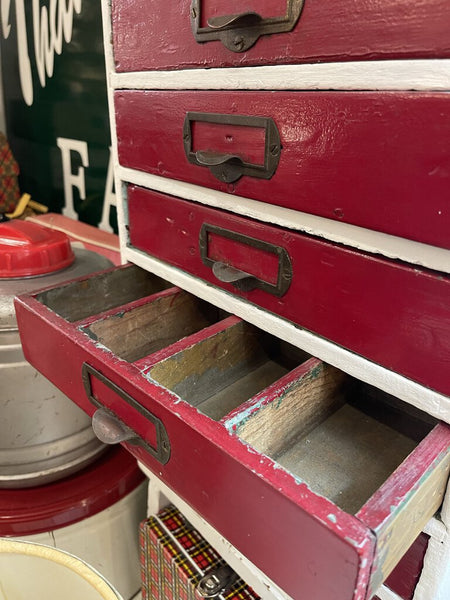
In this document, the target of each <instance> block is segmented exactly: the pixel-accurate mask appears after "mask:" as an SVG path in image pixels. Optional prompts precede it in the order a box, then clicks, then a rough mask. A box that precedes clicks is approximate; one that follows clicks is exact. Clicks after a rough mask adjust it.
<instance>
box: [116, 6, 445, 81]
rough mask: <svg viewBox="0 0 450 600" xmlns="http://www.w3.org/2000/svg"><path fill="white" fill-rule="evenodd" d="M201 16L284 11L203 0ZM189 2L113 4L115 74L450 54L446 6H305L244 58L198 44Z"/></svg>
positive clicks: (215, 46) (212, 45) (217, 46)
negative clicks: (286, 29)
mask: <svg viewBox="0 0 450 600" xmlns="http://www.w3.org/2000/svg"><path fill="white" fill-rule="evenodd" d="M200 8H201V15H202V16H203V17H204V19H205V20H206V19H207V18H209V17H213V16H221V15H230V14H236V13H239V12H241V11H242V10H251V9H252V8H253V10H255V11H256V12H258V13H260V14H261V15H262V16H269V15H270V16H277V15H279V16H280V15H282V14H284V13H285V12H286V0H279V1H278V2H277V3H276V7H275V6H273V2H272V3H271V4H270V5H269V4H268V2H267V0H248V1H247V2H246V4H245V7H244V6H241V5H240V4H238V3H236V2H230V1H229V0H222V1H217V0H214V2H211V1H209V0H208V1H207V2H205V0H200ZM190 9H191V0H179V2H177V10H173V7H172V5H171V3H170V2H165V1H164V0H153V2H130V1H129V0H113V2H112V20H113V43H114V57H115V62H116V69H117V70H118V71H144V70H153V69H157V70H161V69H169V70H170V69H186V68H195V67H201V68H203V67H209V68H211V67H229V66H237V67H240V66H256V65H268V64H289V63H302V62H329V61H345V60H380V59H386V58H430V57H436V58H444V57H447V56H450V43H449V37H448V22H449V19H450V6H449V4H448V2H447V1H446V0H416V1H415V2H411V0H383V2H374V1H373V0H371V1H366V2H357V1H355V0H340V1H339V2H331V1H330V0H328V1H324V0H306V1H305V3H304V7H303V11H302V13H301V15H300V19H299V21H298V23H297V25H296V26H295V28H294V29H293V31H291V32H290V33H282V34H278V35H277V34H275V35H270V36H264V37H261V38H260V39H259V40H258V41H257V43H256V44H255V45H254V46H253V47H252V48H250V49H249V50H248V51H247V52H243V53H234V52H231V51H230V50H227V49H226V48H225V47H224V46H223V45H222V44H221V43H220V42H217V41H214V42H208V43H205V44H203V43H197V42H196V41H195V39H194V36H193V34H192V30H191V24H190V14H189V12H190Z"/></svg>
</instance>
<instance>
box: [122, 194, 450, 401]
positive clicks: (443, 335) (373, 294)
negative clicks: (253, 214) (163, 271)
mask: <svg viewBox="0 0 450 600" xmlns="http://www.w3.org/2000/svg"><path fill="white" fill-rule="evenodd" d="M127 213H128V218H129V236H130V244H131V246H132V247H133V248H137V249H138V250H142V251H144V252H146V253H148V254H149V255H150V256H154V257H156V258H158V259H160V260H162V261H164V262H165V263H168V264H170V265H172V266H175V267H178V268H180V269H182V270H183V271H186V272H188V273H191V274H192V275H194V276H196V277H198V278H199V279H201V280H203V281H207V282H209V283H211V284H213V285H215V286H218V287H220V288H222V289H224V290H226V291H227V292H229V293H232V294H233V295H235V296H238V297H240V298H243V299H245V300H246V301H248V302H251V303H252V304H254V305H256V306H259V307H261V308H263V309H265V310H267V311H270V312H271V313H274V314H276V315H279V316H280V317H283V318H285V319H287V320H289V321H290V322H292V323H294V324H296V325H299V326H300V327H302V328H304V329H306V330H309V331H311V332H313V333H315V334H317V335H320V336H321V337H323V338H325V339H328V340H331V341H332V342H334V343H335V344H338V345H339V346H342V347H344V348H347V349H349V350H350V351H352V352H354V353H356V354H359V355H361V356H364V357H365V358H368V359H369V360H371V361H373V362H374V363H376V364H379V365H382V366H384V367H386V368H388V369H390V370H391V371H394V372H396V373H400V374H401V375H404V376H406V377H408V378H409V379H412V380H414V381H417V382H419V383H421V384H422V385H424V386H426V387H428V388H431V389H433V390H437V391H439V392H440V393H442V394H443V395H445V396H450V380H449V377H448V365H449V361H450V302H449V298H450V277H449V276H448V275H445V274H443V273H439V272H433V271H429V270H426V269H420V268H414V267H412V266H411V265H407V264H405V263H401V262H398V261H393V260H388V259H384V258H382V257H379V256H374V255H371V254H365V253H363V252H358V251H356V250H353V249H351V248H347V247H345V246H341V245H339V244H333V243H331V242H328V241H327V240H323V239H319V238H314V237H312V236H308V235H305V234H302V233H299V232H295V231H292V230H286V229H283V228H281V227H275V226H271V225H268V224H266V223H261V222H259V221H256V220H252V219H249V218H244V217H241V216H239V215H236V214H233V213H227V212H225V211H221V210H218V209H215V208H210V207H207V206H204V205H202V204H198V203H195V202H188V201H186V200H181V199H179V198H175V197H173V196H168V195H164V194H160V193H158V192H153V191H150V190H146V189H143V188H138V187H135V186H129V188H128V196H127ZM246 275H247V276H246ZM240 277H241V278H240Z"/></svg>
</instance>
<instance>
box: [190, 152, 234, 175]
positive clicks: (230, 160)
mask: <svg viewBox="0 0 450 600" xmlns="http://www.w3.org/2000/svg"><path fill="white" fill-rule="evenodd" d="M195 157H196V159H197V162H198V164H199V165H202V166H205V167H208V168H209V170H210V171H211V173H212V174H213V175H214V177H216V178H217V179H220V180H221V181H225V183H233V182H234V181H237V180H238V179H240V178H241V177H242V174H243V172H244V162H243V160H242V159H241V158H239V156H236V155H233V154H216V153H215V152H203V151H201V150H198V151H197V152H196V153H195Z"/></svg>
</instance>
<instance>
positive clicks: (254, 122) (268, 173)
mask: <svg viewBox="0 0 450 600" xmlns="http://www.w3.org/2000/svg"><path fill="white" fill-rule="evenodd" d="M194 122H202V123H218V124H221V125H230V126H241V127H256V128H259V129H264V130H265V143H264V164H255V163H248V162H246V161H244V160H243V159H242V158H241V157H240V156H238V155H236V154H223V153H220V152H214V151H211V150H201V149H200V150H197V151H195V150H193V147H192V146H193V135H192V123H194ZM183 143H184V152H185V154H186V157H187V159H188V161H189V162H190V163H192V164H194V165H198V166H201V167H208V169H209V170H210V171H211V173H212V174H213V175H214V177H216V178H217V179H219V181H224V182H225V183H233V182H234V181H237V180H238V179H240V177H242V176H243V175H248V176H249V177H257V178H259V179H270V178H271V177H272V175H273V174H274V173H275V171H276V169H277V167H278V163H279V161H280V154H281V142H280V134H279V132H278V129H277V126H276V125H275V122H274V121H273V119H271V118H270V117H253V116H245V115H223V114H216V113H198V112H188V113H187V114H186V117H185V119H184V125H183Z"/></svg>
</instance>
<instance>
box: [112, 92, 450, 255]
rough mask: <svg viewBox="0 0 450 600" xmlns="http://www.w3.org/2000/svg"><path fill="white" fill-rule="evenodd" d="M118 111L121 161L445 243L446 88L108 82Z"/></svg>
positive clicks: (448, 221) (448, 222)
mask: <svg viewBox="0 0 450 600" xmlns="http://www.w3.org/2000/svg"><path fill="white" fill-rule="evenodd" d="M212 107H214V112H211V108H212ZM115 110H116V120H117V140H118V152H119V160H120V163H121V164H122V165H123V166H125V167H131V168H134V169H138V170H141V171H145V172H148V173H151V174H154V175H160V176H163V177H167V178H170V179H177V180H181V181H187V182H189V183H194V184H197V185H201V186H206V187H209V188H212V189H215V190H219V191H222V192H227V193H229V194H235V195H237V196H242V197H246V198H251V199H255V200H259V201H260V202H268V203H270V204H272V205H278V206H283V207H285V208H289V209H293V210H298V211H303V212H306V213H310V214H314V215H319V216H321V217H326V218H328V219H332V220H335V221H341V222H346V223H350V224H353V225H358V226H360V227H364V228H367V229H373V230H376V231H382V232H385V233H388V234H392V235H396V236H400V237H404V238H407V239H411V240H416V241H419V242H424V243H427V244H431V245H434V246H440V247H443V248H449V247H450V239H449V235H448V231H449V229H450V218H449V217H450V215H449V212H448V207H447V198H448V172H450V157H449V153H448V139H449V137H450V111H449V99H448V97H447V95H446V94H443V93H414V94H411V93H397V92H393V93H369V92H344V93H342V92H315V93H314V92H311V93H308V92H304V93H303V92H233V93H229V92H204V91H203V92H200V91H199V92H195V93H194V92H160V91H117V92H116V93H115ZM424 198H426V201H424ZM261 210H263V209H261Z"/></svg>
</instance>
